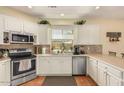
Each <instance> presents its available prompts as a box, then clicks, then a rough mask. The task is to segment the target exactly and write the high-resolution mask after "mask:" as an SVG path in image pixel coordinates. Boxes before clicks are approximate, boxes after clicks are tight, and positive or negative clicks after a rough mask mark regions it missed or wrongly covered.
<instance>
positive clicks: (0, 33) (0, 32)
mask: <svg viewBox="0 0 124 93" xmlns="http://www.w3.org/2000/svg"><path fill="white" fill-rule="evenodd" d="M3 31H4V21H3V16H2V15H0V44H3Z"/></svg>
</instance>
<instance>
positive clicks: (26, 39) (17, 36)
mask: <svg viewBox="0 0 124 93" xmlns="http://www.w3.org/2000/svg"><path fill="white" fill-rule="evenodd" d="M9 39H10V43H33V42H34V36H33V35H32V34H29V33H23V34H22V33H19V32H11V33H10V38H9Z"/></svg>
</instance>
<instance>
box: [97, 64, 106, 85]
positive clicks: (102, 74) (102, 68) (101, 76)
mask: <svg viewBox="0 0 124 93" xmlns="http://www.w3.org/2000/svg"><path fill="white" fill-rule="evenodd" d="M106 77H107V73H106V65H104V64H102V63H98V81H97V84H98V85H100V86H105V85H106V83H107V80H106Z"/></svg>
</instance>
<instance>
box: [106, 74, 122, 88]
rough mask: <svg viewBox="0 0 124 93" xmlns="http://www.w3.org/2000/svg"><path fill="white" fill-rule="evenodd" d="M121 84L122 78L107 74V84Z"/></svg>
mask: <svg viewBox="0 0 124 93" xmlns="http://www.w3.org/2000/svg"><path fill="white" fill-rule="evenodd" d="M121 85H122V79H120V78H118V77H116V76H114V75H112V74H107V86H121Z"/></svg>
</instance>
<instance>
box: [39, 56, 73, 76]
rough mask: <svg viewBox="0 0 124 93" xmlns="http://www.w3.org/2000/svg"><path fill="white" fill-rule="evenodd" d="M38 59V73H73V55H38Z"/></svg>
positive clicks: (46, 74)
mask: <svg viewBox="0 0 124 93" xmlns="http://www.w3.org/2000/svg"><path fill="white" fill-rule="evenodd" d="M37 60H38V61H37V74H38V75H42V76H53V75H58V76H60V75H72V57H54V56H47V57H43V56H38V57H37Z"/></svg>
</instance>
